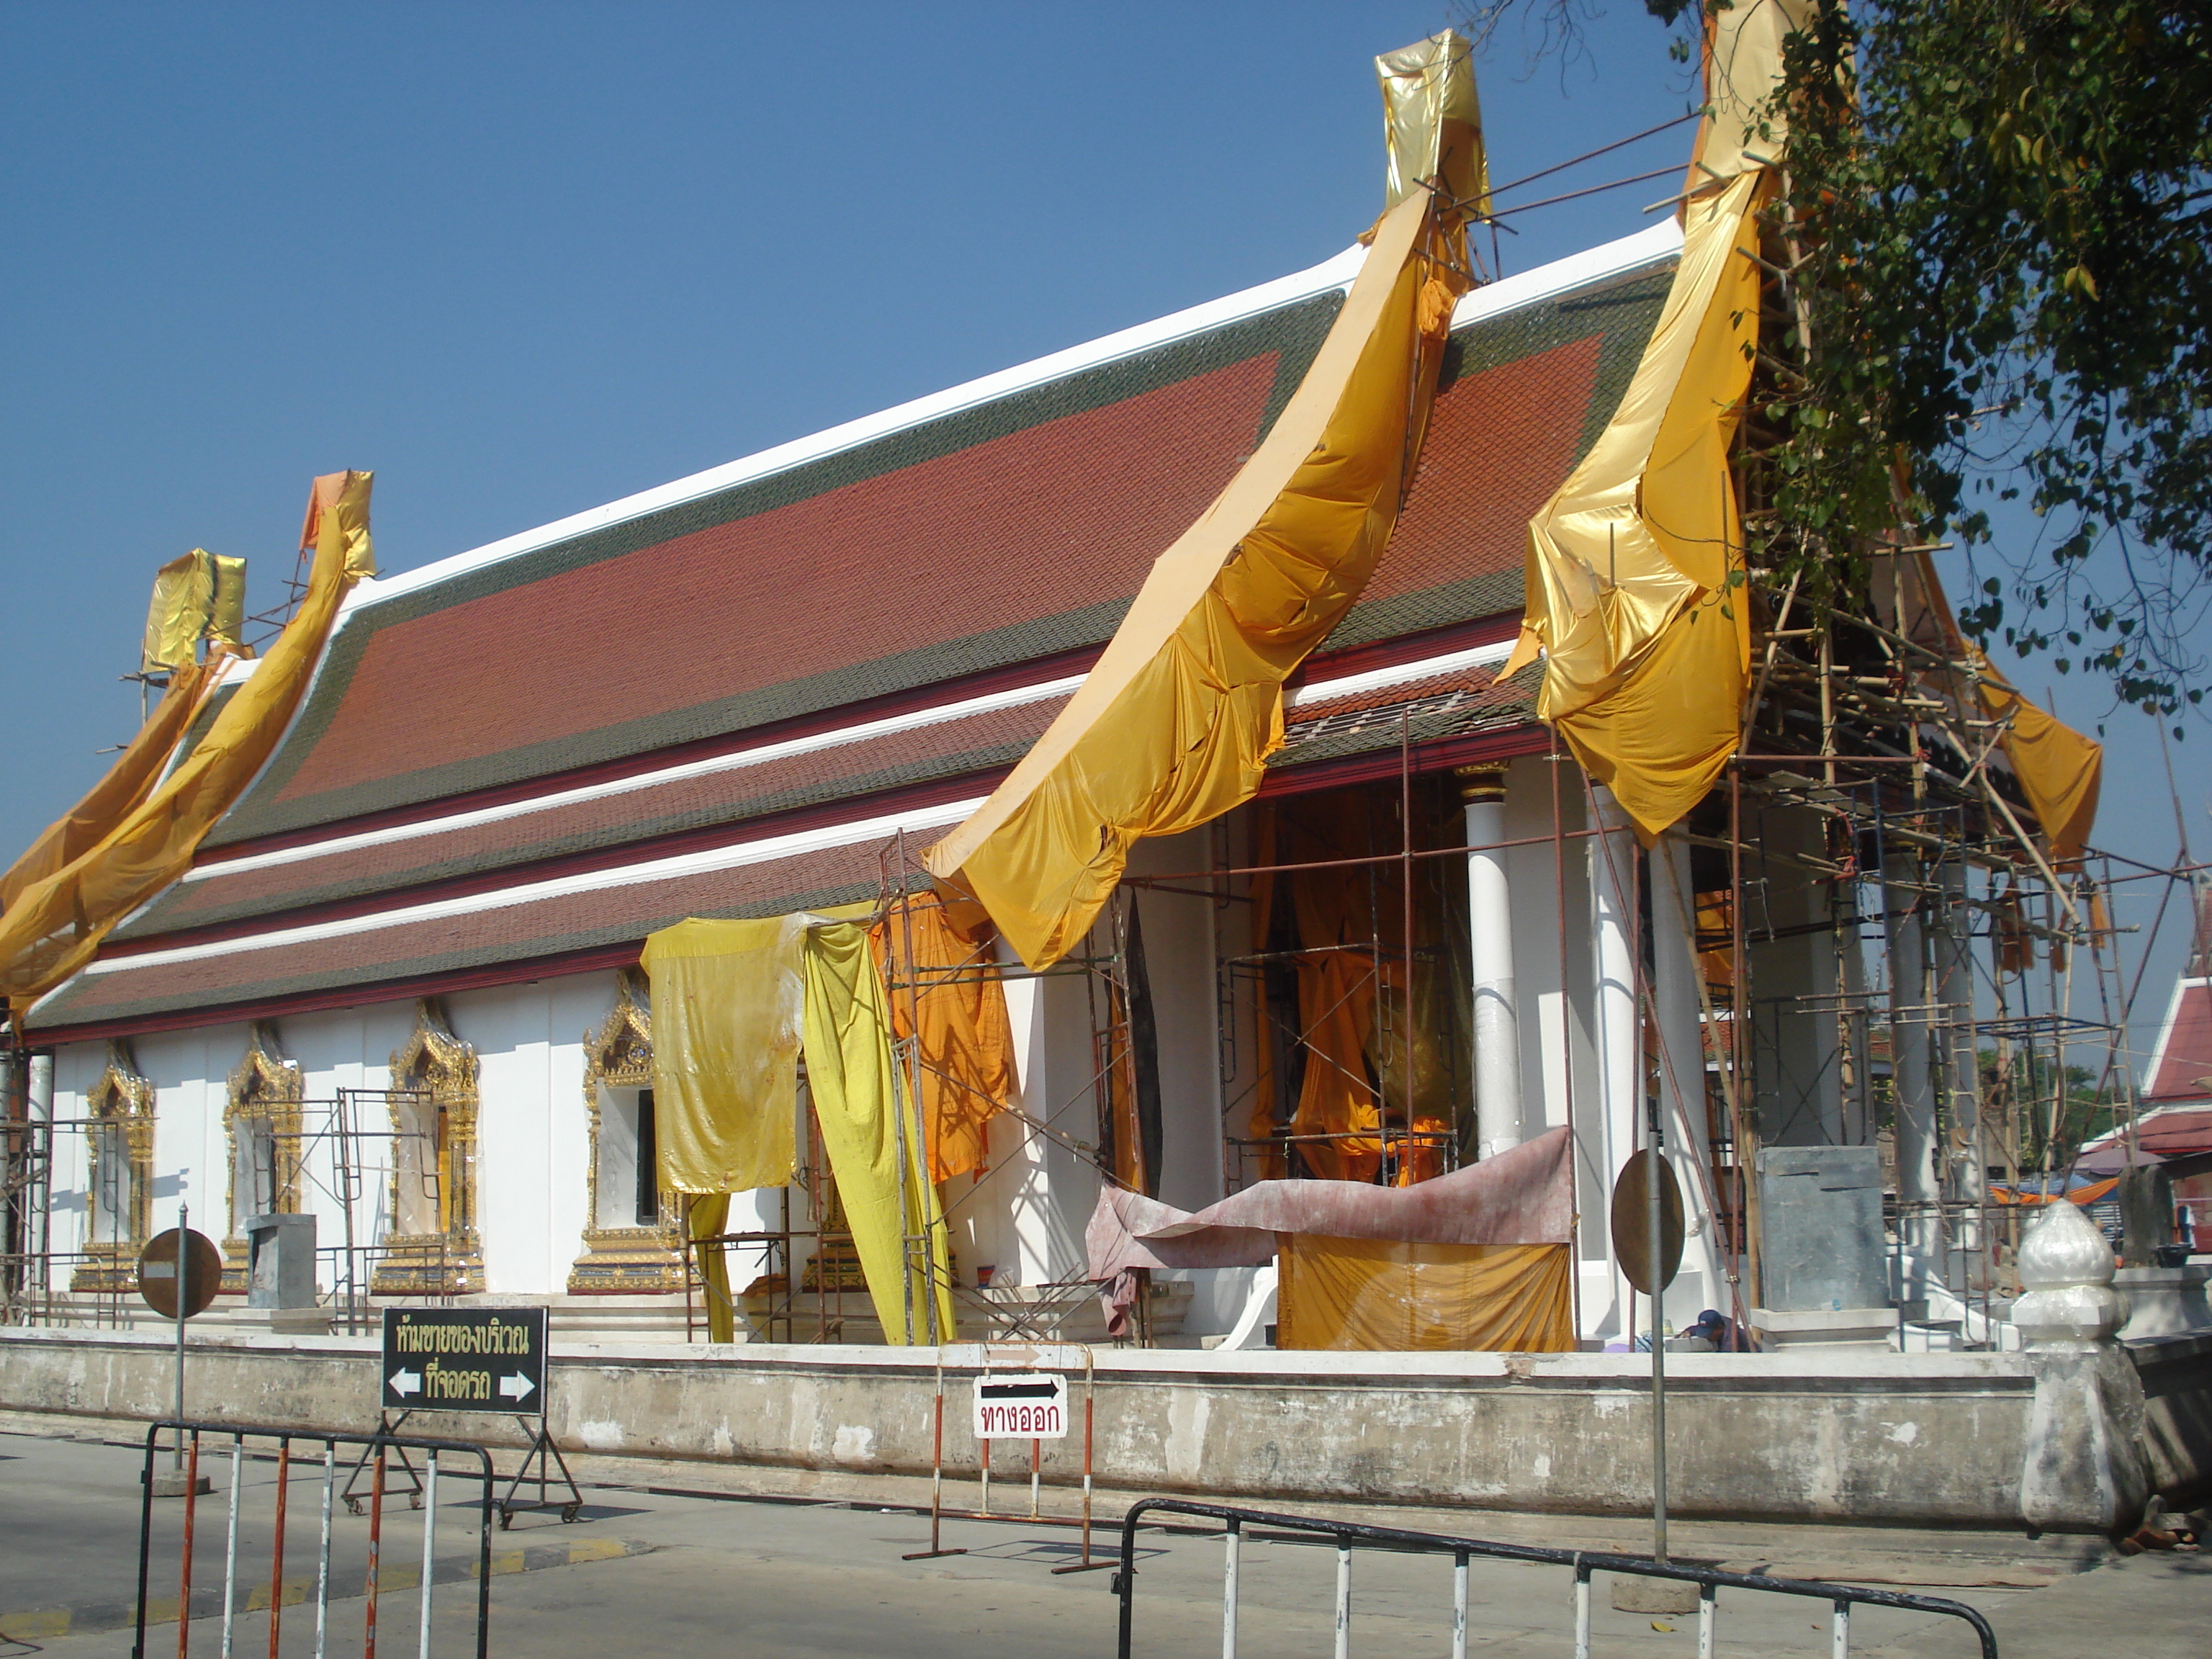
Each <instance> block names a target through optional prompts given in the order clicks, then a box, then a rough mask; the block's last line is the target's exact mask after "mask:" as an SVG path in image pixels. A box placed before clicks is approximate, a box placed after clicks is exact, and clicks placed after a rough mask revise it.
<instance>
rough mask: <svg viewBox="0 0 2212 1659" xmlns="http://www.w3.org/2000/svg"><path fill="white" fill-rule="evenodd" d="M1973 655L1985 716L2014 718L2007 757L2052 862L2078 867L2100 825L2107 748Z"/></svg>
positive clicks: (2000, 718)
mask: <svg viewBox="0 0 2212 1659" xmlns="http://www.w3.org/2000/svg"><path fill="white" fill-rule="evenodd" d="M1973 654H1974V657H1975V659H1977V661H1978V664H1979V665H1980V668H1981V683H1980V688H1979V689H1980V691H1981V697H1982V711H1983V713H1984V714H1987V715H1988V716H1989V718H1990V719H1991V720H2002V719H2003V718H2004V717H2005V716H2006V715H2007V714H2010V715H2011V716H2012V730H2011V731H2009V732H2007V733H2006V734H2005V739H2004V751H2005V757H2006V758H2007V759H2008V760H2009V761H2011V762H2012V769H2013V773H2014V775H2015V776H2016V777H2018V778H2019V779H2020V787H2021V793H2023V794H2025V795H2026V796H2027V804H2028V805H2030V806H2032V807H2033V808H2034V809H2035V817H2036V821H2037V822H2038V823H2041V824H2042V825H2043V833H2044V834H2045V836H2048V837H2049V838H2050V841H2051V859H2052V860H2053V861H2054V862H2056V863H2058V864H2061V865H2072V864H2075V863H2077V862H2078V861H2079V860H2080V859H2081V854H2082V853H2083V851H2084V850H2085V849H2086V848H2087V847H2088V845H2089V830H2090V829H2091V827H2092V826H2093V824H2094V823H2096V821H2097V797H2098V794H2099V792H2100V789H2101V787H2102V786H2103V782H2104V775H2105V750H2104V745H2103V744H2100V743H2098V742H2097V741H2096V740H2095V739H2094V738H2085V737H2083V736H2082V735H2081V733H2080V732H2076V731H2075V729H2074V728H2073V727H2072V726H2069V725H2067V724H2066V723H2065V722H2064V721H2063V720H2060V719H2058V718H2057V716H2056V715H2054V714H2050V713H2049V712H2047V711H2046V710H2044V709H2041V708H2037V707H2036V706H2035V705H2034V704H2033V703H2032V702H2029V701H2028V700H2027V698H2026V697H2023V696H2021V694H2020V693H2019V692H2018V691H2016V690H2014V689H2013V688H2012V686H2011V685H2010V684H2008V683H2007V681H2006V680H2005V678H2004V676H2002V674H2000V673H1998V672H1997V671H1996V668H1995V667H1994V666H1993V665H1991V664H1990V659H1988V658H1987V657H1984V656H1983V655H1982V653H1980V652H1979V651H1976V652H1974V653H1973Z"/></svg>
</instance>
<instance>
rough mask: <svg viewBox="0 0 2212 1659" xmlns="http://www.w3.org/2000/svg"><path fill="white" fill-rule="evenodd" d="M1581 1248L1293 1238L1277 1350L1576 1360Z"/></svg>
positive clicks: (1279, 1261)
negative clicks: (1573, 1279) (1574, 1290)
mask: <svg viewBox="0 0 2212 1659" xmlns="http://www.w3.org/2000/svg"><path fill="white" fill-rule="evenodd" d="M1571 1249H1572V1247H1571V1246H1570V1245H1566V1244H1416V1243H1407V1242H1405V1241H1402V1240H1398V1239H1382V1238H1329V1237H1322V1236H1318V1235H1314V1234H1307V1233H1285V1235H1283V1240H1282V1249H1281V1251H1280V1253H1279V1255H1277V1256H1276V1258H1275V1261H1276V1266H1277V1268H1278V1270H1279V1273H1280V1275H1281V1276H1280V1278H1279V1279H1278V1280H1277V1281H1276V1283H1277V1290H1276V1297H1277V1302H1276V1307H1277V1313H1276V1320H1277V1325H1276V1338H1275V1346H1278V1347H1281V1348H1362V1349H1377V1348H1379V1349H1385V1350H1394V1351H1403V1350H1419V1349H1437V1348H1472V1349H1484V1350H1488V1351H1491V1352H1504V1353H1563V1352H1570V1351H1571V1350H1572V1349H1573V1347H1574V1346H1575V1331H1574V1306H1573V1301H1572V1298H1571V1294H1570V1291H1569V1288H1568V1274H1569V1273H1570V1272H1571V1267H1572V1263H1571V1259H1570V1255H1571Z"/></svg>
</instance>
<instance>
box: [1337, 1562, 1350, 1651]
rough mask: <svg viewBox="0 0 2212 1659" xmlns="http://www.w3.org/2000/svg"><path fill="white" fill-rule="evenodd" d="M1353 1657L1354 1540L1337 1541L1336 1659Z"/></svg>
mask: <svg viewBox="0 0 2212 1659" xmlns="http://www.w3.org/2000/svg"><path fill="white" fill-rule="evenodd" d="M1351 1656H1352V1541H1351V1540H1350V1539H1349V1538H1339V1539H1338V1540H1337V1541H1336V1659H1351Z"/></svg>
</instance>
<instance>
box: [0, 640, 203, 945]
mask: <svg viewBox="0 0 2212 1659" xmlns="http://www.w3.org/2000/svg"><path fill="white" fill-rule="evenodd" d="M227 661H228V658H225V657H220V656H218V657H214V658H210V659H209V660H208V661H206V662H204V663H193V664H191V665H189V666H187V667H183V668H179V669H178V670H176V671H174V672H173V674H172V675H171V676H170V678H169V689H168V691H167V694H166V695H164V696H163V697H162V698H161V702H157V703H155V705H154V712H153V713H152V714H149V716H147V719H146V723H145V724H144V725H143V726H140V727H139V728H138V735H137V737H135V738H131V742H130V744H129V746H128V747H126V748H125V750H124V751H123V752H122V753H121V754H120V755H118V756H117V757H115V764H114V765H112V766H111V767H109V768H108V769H107V775H106V777H104V778H102V779H101V780H100V781H99V782H98V783H95V784H94V785H93V787H92V788H91V790H90V792H89V793H87V794H86V796H85V798H84V799H82V800H81V801H79V802H78V803H77V804H76V805H75V806H72V807H71V808H70V810H69V812H68V815H67V816H66V817H60V818H57V819H56V820H55V821H54V822H53V823H52V824H50V825H48V826H47V828H46V833H45V834H44V835H42V836H40V837H39V838H38V840H36V841H34V842H32V843H31V845H30V847H29V848H27V850H26V851H25V852H24V854H23V855H22V857H21V858H19V859H17V860H15V863H14V864H12V865H11V866H9V869H8V873H7V874H6V875H4V876H0V911H4V910H6V909H8V908H9V907H10V906H12V905H13V904H14V903H15V901H16V900H17V899H18V898H20V897H21V896H22V894H23V891H24V890H25V889H27V888H28V887H29V886H30V885H31V884H33V883H34V882H40V881H44V880H45V879H46V878H47V877H48V876H51V875H52V874H53V873H54V872H56V871H58V870H61V869H63V868H64V867H65V866H69V865H70V864H74V863H75V862H76V860H78V859H80V858H82V857H83V856H84V854H87V853H88V852H89V851H91V850H92V848H94V847H97V846H98V845H99V844H100V842H103V841H105V840H106V838H107V837H108V836H110V835H111V834H112V833H113V832H114V829H115V826H116V825H117V824H118V823H122V822H123V819H124V816H125V814H126V813H128V812H129V811H131V809H132V808H134V807H136V806H137V805H138V804H139V803H140V802H141V801H143V800H144V799H146V796H147V793H148V792H149V790H151V789H152V788H153V787H154V781H155V779H157V778H159V777H160V776H161V769H162V767H163V766H165V765H167V763H168V759H169V756H170V755H171V753H172V752H173V751H174V750H175V749H176V746H177V744H178V743H179V741H180V740H181V739H182V738H183V737H184V735H185V728H186V727H187V726H190V725H191V721H192V716H193V715H194V714H197V713H198V712H199V708H200V702H201V699H202V698H203V697H204V696H206V694H207V692H208V690H209V688H210V687H211V686H213V685H214V684H215V683H216V678H218V677H219V676H220V675H221V674H222V669H223V665H224V664H225V663H226V662H227Z"/></svg>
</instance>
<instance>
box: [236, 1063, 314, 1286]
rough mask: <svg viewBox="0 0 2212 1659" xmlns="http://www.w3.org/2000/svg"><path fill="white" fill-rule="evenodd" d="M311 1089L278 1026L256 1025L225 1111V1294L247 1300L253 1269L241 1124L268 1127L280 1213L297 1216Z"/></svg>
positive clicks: (277, 1203)
mask: <svg viewBox="0 0 2212 1659" xmlns="http://www.w3.org/2000/svg"><path fill="white" fill-rule="evenodd" d="M306 1096H307V1085H306V1081H305V1079H303V1078H302V1077H301V1074H300V1067H299V1065H298V1063H297V1062H296V1061H295V1060H289V1059H288V1058H286V1056H285V1054H284V1049H283V1043H282V1042H281V1041H280V1040H279V1038H278V1036H277V1035H276V1024H275V1022H273V1021H269V1020H256V1021H255V1022H254V1023H253V1024H252V1028H251V1030H250V1031H249V1033H248V1035H247V1037H246V1054H245V1056H244V1058H242V1059H241V1060H240V1061H239V1062H238V1064H237V1065H236V1066H233V1067H232V1068H231V1073H230V1077H229V1079H228V1086H227V1090H226V1094H225V1099H224V1103H223V1109H222V1132H223V1150H224V1152H225V1153H226V1155H227V1158H228V1169H229V1171H230V1183H229V1192H228V1200H227V1203H228V1209H227V1211H226V1213H228V1216H229V1217H230V1226H231V1237H228V1238H226V1239H224V1240H223V1242H222V1288H223V1289H224V1290H225V1291H231V1292H234V1293H235V1294H237V1295H239V1296H243V1295H245V1294H246V1288H247V1287H246V1274H247V1273H248V1270H249V1268H250V1267H251V1261H250V1258H251V1255H252V1249H251V1247H250V1246H249V1245H248V1243H247V1242H246V1239H245V1238H244V1237H242V1236H240V1233H239V1231H238V1228H239V1225H240V1223H241V1222H242V1221H244V1220H245V1217H244V1216H243V1215H242V1214H240V1211H239V1207H238V1196H239V1194H238V1133H239V1128H240V1125H241V1124H245V1123H250V1122H254V1121H265V1122H266V1123H267V1124H268V1125H269V1129H270V1135H271V1137H272V1138H273V1139H275V1141H276V1206H275V1208H276V1211H278V1212H283V1213H286V1214H291V1213H296V1212H298V1210H299V1208H300V1156H301V1153H300V1148H301V1144H302V1142H301V1136H302V1134H303V1133H304V1121H303V1115H302V1108H301V1102H302V1101H303V1100H304V1099H305V1098H306Z"/></svg>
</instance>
